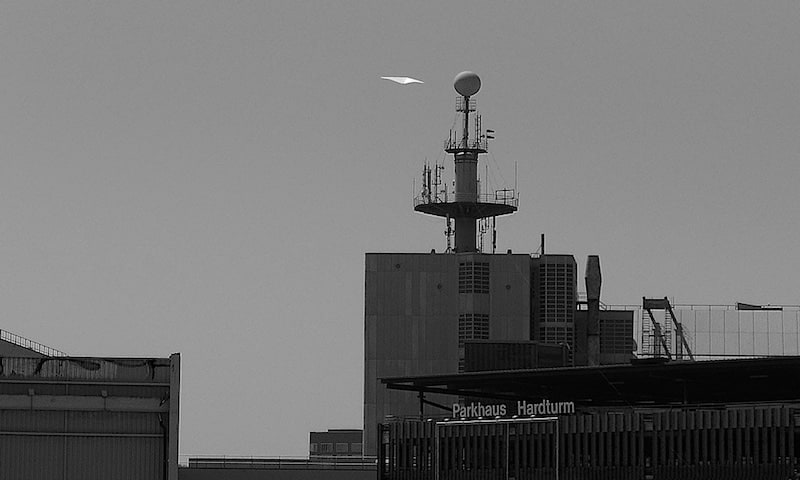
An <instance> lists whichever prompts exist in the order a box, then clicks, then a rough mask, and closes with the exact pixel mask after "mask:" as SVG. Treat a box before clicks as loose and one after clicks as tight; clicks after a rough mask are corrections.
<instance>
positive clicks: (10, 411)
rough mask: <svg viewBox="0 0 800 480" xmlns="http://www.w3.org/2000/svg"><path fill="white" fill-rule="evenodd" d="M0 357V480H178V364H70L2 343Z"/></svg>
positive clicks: (174, 358)
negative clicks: (123, 479) (122, 479)
mask: <svg viewBox="0 0 800 480" xmlns="http://www.w3.org/2000/svg"><path fill="white" fill-rule="evenodd" d="M40 347H41V348H40ZM0 352H2V354H3V355H2V358H0V478H9V479H11V478H13V479H26V480H38V479H43V480H44V479H47V480H53V479H58V480H71V479H81V480H107V479H116V478H125V479H131V480H138V479H142V480H153V479H163V480H177V478H178V418H179V400H180V355H179V354H173V355H171V356H170V357H169V358H97V357H70V356H65V355H63V354H61V353H62V352H58V351H57V350H54V349H46V347H44V346H41V345H40V344H37V343H36V342H32V341H29V340H26V339H23V338H22V337H19V336H14V335H8V334H7V335H3V336H2V342H0ZM43 352H47V353H49V354H50V355H45V354H44V353H43ZM9 353H10V354H12V355H16V356H7V355H8V354H9ZM54 353H59V354H60V355H53V354H54Z"/></svg>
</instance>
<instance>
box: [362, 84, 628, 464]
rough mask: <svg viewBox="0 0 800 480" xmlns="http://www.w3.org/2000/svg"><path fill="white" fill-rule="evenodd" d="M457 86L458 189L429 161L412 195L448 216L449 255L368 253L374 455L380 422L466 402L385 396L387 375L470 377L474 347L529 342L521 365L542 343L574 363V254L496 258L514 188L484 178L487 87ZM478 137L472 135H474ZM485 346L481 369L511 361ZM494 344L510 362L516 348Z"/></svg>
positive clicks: (368, 436) (368, 442)
mask: <svg viewBox="0 0 800 480" xmlns="http://www.w3.org/2000/svg"><path fill="white" fill-rule="evenodd" d="M455 88H456V91H457V92H458V94H459V96H458V97H457V102H456V111H457V116H458V117H459V118H458V119H457V121H456V124H457V125H459V126H460V130H456V131H451V132H450V137H449V138H448V140H446V141H445V151H446V152H447V153H448V154H451V155H452V157H453V164H454V182H453V185H454V189H453V191H451V190H450V185H451V183H450V182H448V181H445V180H443V178H442V174H441V172H442V171H443V170H444V168H445V167H444V165H439V164H436V165H434V166H432V167H431V166H428V165H426V166H425V168H424V169H423V179H422V191H421V193H420V195H419V196H417V197H416V198H415V199H414V206H415V207H414V208H415V210H416V211H418V212H420V213H424V214H428V215H434V216H439V217H442V218H444V219H445V222H446V223H445V226H446V232H447V249H446V250H445V251H444V252H443V253H435V252H433V251H432V252H431V253H367V254H366V260H365V308H364V314H365V319H364V320H365V321H364V324H365V328H364V330H365V331H364V355H365V358H364V363H365V365H364V452H365V454H366V455H375V454H376V445H377V439H378V438H377V435H378V433H377V430H376V426H377V425H378V423H380V422H383V421H384V420H386V419H391V418H401V417H409V416H419V415H420V414H421V413H423V412H424V409H425V408H426V407H427V408H436V405H447V404H450V403H452V402H453V401H454V400H458V399H457V398H455V399H454V398H453V397H452V396H447V395H436V394H435V393H434V394H429V395H428V396H427V397H426V399H425V400H424V401H422V400H421V399H420V398H418V396H417V395H416V394H415V393H413V392H405V391H402V390H394V391H389V390H387V389H386V388H385V387H384V386H383V385H382V384H381V382H380V379H381V378H387V377H403V376H416V375H440V374H454V373H459V372H464V371H465V362H466V357H465V346H466V345H467V344H468V343H470V342H495V343H496V344H497V342H510V343H513V342H522V343H521V344H520V345H518V346H516V347H514V349H516V350H515V351H519V352H522V351H527V352H531V356H530V358H527V359H524V360H522V359H521V357H519V356H517V357H515V359H514V360H513V362H517V361H519V362H521V363H519V365H530V362H534V361H536V358H535V355H534V354H533V352H534V351H535V350H536V348H539V347H534V346H533V345H534V344H541V345H542V347H541V348H542V349H544V344H550V348H551V349H552V348H555V349H556V350H558V352H559V359H558V360H559V363H558V365H559V366H560V365H563V363H561V362H560V353H562V349H563V348H566V351H567V361H568V362H572V361H573V359H572V355H573V353H572V352H573V350H574V345H575V329H576V326H575V322H576V314H577V305H578V294H577V292H578V287H577V285H578V284H577V281H578V280H577V277H578V275H577V263H576V261H575V258H574V257H573V256H572V255H551V254H544V253H543V252H540V254H537V255H531V254H527V253H524V254H513V253H511V252H510V251H509V252H508V253H500V254H497V253H494V251H495V239H496V234H495V220H494V219H495V218H496V217H497V216H501V215H507V214H511V213H514V212H515V211H516V210H517V196H516V191H515V190H514V189H508V188H501V189H495V190H493V191H489V189H488V187H487V186H486V185H485V184H481V182H479V180H478V178H477V171H478V169H477V165H478V159H479V156H480V155H481V154H485V153H486V152H487V151H488V140H489V139H491V138H493V137H492V133H493V131H491V130H484V129H483V128H482V126H481V117H480V115H479V114H478V113H477V111H476V108H475V103H474V100H473V99H471V96H472V95H474V94H475V93H477V91H478V90H479V88H480V79H478V78H477V76H476V75H474V74H472V73H470V72H464V73H462V74H459V75H458V76H457V77H456V80H455ZM470 132H474V134H473V135H472V136H470ZM451 221H454V222H455V232H453V230H452V222H451ZM490 231H491V252H492V253H484V252H483V250H484V237H485V236H486V235H487V234H488V233H489V232H490ZM453 236H454V237H455V242H454V243H455V247H452V244H453V242H452V241H451V240H452V238H451V237H453ZM543 243H544V242H542V244H543ZM542 249H543V245H542ZM607 318H610V317H607ZM615 318H616V317H615ZM609 325H610V324H609ZM631 332H632V329H631ZM531 341H534V343H530V342H531ZM525 342H528V344H527V345H526V344H525ZM606 343H607V342H606ZM630 345H631V346H632V345H633V342H630ZM487 348H488V347H484V348H482V349H478V350H476V352H478V351H480V352H481V353H479V354H478V353H476V354H477V355H480V356H481V358H480V359H479V363H481V364H482V365H501V364H503V362H504V361H505V360H503V359H501V358H498V359H497V360H496V361H493V360H491V359H487V358H486V357H485V354H486V352H488V351H489V349H487ZM491 348H492V349H493V350H492V351H494V352H496V353H497V355H500V356H502V355H505V354H506V353H508V352H507V350H508V348H511V347H508V348H505V349H504V348H500V347H491ZM509 361H510V360H509ZM513 362H512V363H511V364H509V363H507V365H512V364H514V363H513Z"/></svg>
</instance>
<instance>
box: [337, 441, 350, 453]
mask: <svg viewBox="0 0 800 480" xmlns="http://www.w3.org/2000/svg"><path fill="white" fill-rule="evenodd" d="M347 452H348V449H347V444H346V443H337V444H336V453H337V454H342V453H347Z"/></svg>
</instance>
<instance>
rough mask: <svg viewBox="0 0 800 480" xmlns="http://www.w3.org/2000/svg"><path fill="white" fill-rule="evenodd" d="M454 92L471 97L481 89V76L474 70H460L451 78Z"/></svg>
mask: <svg viewBox="0 0 800 480" xmlns="http://www.w3.org/2000/svg"><path fill="white" fill-rule="evenodd" d="M453 86H454V87H456V92H458V93H459V94H460V95H463V96H465V97H471V96H473V95H475V94H476V93H478V90H480V89H481V77H479V76H478V74H476V73H474V72H461V73H459V74H458V75H456V78H455V80H453Z"/></svg>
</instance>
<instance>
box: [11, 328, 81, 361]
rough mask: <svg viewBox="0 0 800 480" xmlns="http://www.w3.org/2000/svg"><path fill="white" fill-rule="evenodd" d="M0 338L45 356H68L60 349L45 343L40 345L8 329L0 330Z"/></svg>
mask: <svg viewBox="0 0 800 480" xmlns="http://www.w3.org/2000/svg"><path fill="white" fill-rule="evenodd" d="M0 340H4V341H6V342H9V343H13V344H14V345H17V346H19V347H22V348H27V349H28V350H33V351H34V352H36V353H41V354H42V355H45V356H47V357H66V356H68V355H67V354H66V353H64V352H62V351H61V350H56V349H55V348H52V347H48V346H47V345H42V344H41V343H39V342H34V341H33V340H30V339H27V338H25V337H23V336H21V335H17V334H16V333H11V332H9V331H8V330H0Z"/></svg>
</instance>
